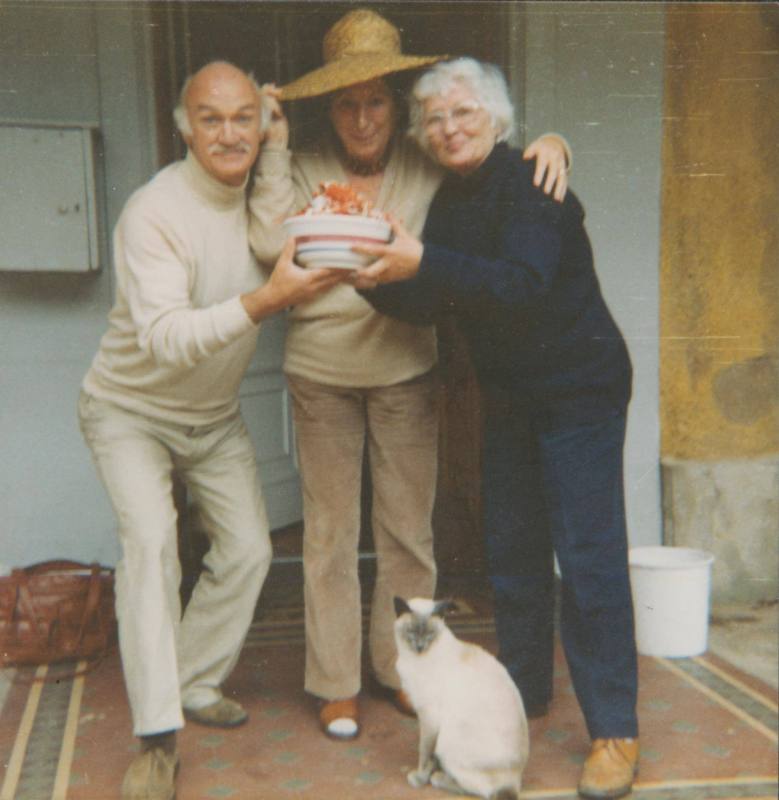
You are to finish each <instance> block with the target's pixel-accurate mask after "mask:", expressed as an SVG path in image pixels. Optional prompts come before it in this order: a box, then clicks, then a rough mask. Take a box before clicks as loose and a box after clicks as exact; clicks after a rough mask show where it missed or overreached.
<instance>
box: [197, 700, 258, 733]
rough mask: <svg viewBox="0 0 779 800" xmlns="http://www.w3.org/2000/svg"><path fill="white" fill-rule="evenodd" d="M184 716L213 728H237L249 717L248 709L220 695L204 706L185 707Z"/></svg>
mask: <svg viewBox="0 0 779 800" xmlns="http://www.w3.org/2000/svg"><path fill="white" fill-rule="evenodd" d="M184 716H185V717H186V718H187V719H188V720H190V721H191V722H197V723H198V724H199V725H208V726H209V727H212V728H236V727H237V726H238V725H243V723H244V722H246V720H247V719H249V715H248V714H247V713H246V709H245V708H244V707H243V706H242V705H241V704H240V703H236V702H235V700H229V699H228V698H227V697H220V698H219V700H217V701H216V702H215V703H211V705H208V706H203V708H185V709H184Z"/></svg>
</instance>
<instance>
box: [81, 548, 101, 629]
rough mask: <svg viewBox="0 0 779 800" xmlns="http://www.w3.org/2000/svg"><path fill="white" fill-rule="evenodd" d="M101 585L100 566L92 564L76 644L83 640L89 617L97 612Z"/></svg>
mask: <svg viewBox="0 0 779 800" xmlns="http://www.w3.org/2000/svg"><path fill="white" fill-rule="evenodd" d="M102 589H103V585H102V583H101V581H100V564H92V567H91V569H90V575H89V588H88V589H87V599H86V601H85V602H84V613H83V614H82V616H81V625H79V628H78V643H79V644H81V640H82V639H83V638H84V632H85V631H86V629H87V623H88V622H89V619H90V617H91V616H92V615H93V614H94V613H95V612H96V611H97V609H98V606H99V603H100V594H101V592H102Z"/></svg>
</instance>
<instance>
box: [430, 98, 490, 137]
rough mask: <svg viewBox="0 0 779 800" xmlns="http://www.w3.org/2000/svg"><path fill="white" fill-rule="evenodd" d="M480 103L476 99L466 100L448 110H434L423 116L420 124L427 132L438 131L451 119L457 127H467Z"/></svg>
mask: <svg viewBox="0 0 779 800" xmlns="http://www.w3.org/2000/svg"><path fill="white" fill-rule="evenodd" d="M481 109H482V105H481V103H479V102H477V101H476V100H466V101H465V102H464V103H460V104H459V105H457V106H455V107H454V108H452V109H449V110H448V111H434V112H433V113H432V114H429V115H428V116H426V117H424V119H423V120H422V124H423V125H424V127H425V130H426V131H427V132H428V133H440V132H441V131H442V130H444V128H445V127H446V123H447V122H448V121H449V120H451V121H452V122H453V123H454V125H455V127H457V128H469V127H471V126H472V125H473V124H474V122H476V118H477V117H478V115H479V111H481Z"/></svg>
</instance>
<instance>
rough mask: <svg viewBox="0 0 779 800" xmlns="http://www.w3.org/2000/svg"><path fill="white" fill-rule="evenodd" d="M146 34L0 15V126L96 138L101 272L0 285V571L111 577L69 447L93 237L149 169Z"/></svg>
mask: <svg viewBox="0 0 779 800" xmlns="http://www.w3.org/2000/svg"><path fill="white" fill-rule="evenodd" d="M145 22H146V19H145V15H144V12H143V9H142V8H141V7H139V5H135V6H134V7H124V6H120V5H118V4H117V5H115V6H111V5H109V6H105V5H103V6H102V7H101V8H100V9H99V10H98V8H97V7H96V6H95V5H94V4H68V5H66V4H56V5H55V4H48V3H46V4H43V3H36V2H5V3H3V4H2V7H0V98H2V105H1V106H0V117H1V118H2V120H3V121H12V122H13V121H16V122H18V121H26V122H35V121H37V122H46V123H54V122H71V123H73V122H76V123H83V124H95V125H97V126H98V127H99V129H100V132H101V146H102V154H101V157H100V164H101V165H102V168H101V169H100V171H99V173H98V183H99V192H100V193H101V195H102V198H103V203H102V213H101V222H102V224H103V236H102V239H101V256H102V259H101V260H102V263H103V264H104V268H103V270H102V271H100V272H98V273H95V274H87V275H83V274H76V275H61V274H58V275H55V274H24V273H7V272H0V455H1V456H2V457H0V508H1V509H2V528H1V529H0V564H2V565H4V567H9V566H18V565H24V564H28V563H31V562H34V561H38V560H41V559H44V558H76V559H79V560H91V559H97V560H99V561H101V562H104V563H109V564H112V563H114V562H115V560H116V557H117V556H118V548H117V544H116V537H115V534H114V520H113V514H112V512H111V509H110V507H109V505H108V502H107V500H106V498H105V496H104V492H103V489H102V487H101V485H100V484H99V482H98V480H97V477H96V475H95V471H94V468H93V466H92V463H91V461H90V456H89V452H88V450H87V449H86V447H85V445H84V444H83V442H82V440H81V435H80V433H79V430H78V425H77V422H76V401H77V396H78V389H79V384H80V382H81V378H82V377H83V375H84V373H85V372H86V370H87V367H88V366H89V363H90V361H91V359H92V356H93V355H94V352H95V351H96V349H97V344H98V341H99V339H100V336H101V335H102V333H103V331H104V329H105V324H106V323H105V319H106V314H107V313H108V310H109V308H110V305H111V301H112V296H113V287H112V281H111V270H110V268H108V267H107V264H108V261H107V259H108V242H107V237H106V236H105V231H109V230H110V229H111V227H113V225H114V223H115V221H116V218H117V216H118V213H119V211H120V209H121V207H122V205H123V204H124V201H125V200H126V198H127V197H128V195H129V194H130V192H131V191H132V190H133V189H134V188H135V187H136V186H138V185H139V184H141V183H143V182H144V181H145V180H147V179H148V177H149V176H150V175H151V174H152V173H153V172H154V169H155V166H154V163H155V160H154V159H155V156H154V142H153V140H152V135H153V125H152V124H151V122H150V121H151V119H152V115H151V111H152V109H151V106H150V97H149V95H148V86H149V85H150V83H149V81H148V79H147V72H146V69H147V68H146V64H147V63H148V59H147V57H146V55H145V53H146V50H147V41H146V35H147V30H148V29H147V27H146V25H145ZM0 180H2V176H0ZM29 235H30V236H31V237H32V236H35V231H34V230H31V231H30V232H29Z"/></svg>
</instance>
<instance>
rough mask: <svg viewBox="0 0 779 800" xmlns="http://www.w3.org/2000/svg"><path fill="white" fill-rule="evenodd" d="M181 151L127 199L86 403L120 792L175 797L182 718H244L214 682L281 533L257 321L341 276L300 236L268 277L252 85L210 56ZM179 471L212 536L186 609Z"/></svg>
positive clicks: (193, 89)
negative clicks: (301, 259) (264, 457)
mask: <svg viewBox="0 0 779 800" xmlns="http://www.w3.org/2000/svg"><path fill="white" fill-rule="evenodd" d="M174 116H175V118H176V122H177V124H178V126H179V129H180V130H181V132H182V134H183V136H184V139H185V141H186V143H187V147H188V152H187V156H186V158H185V159H184V160H182V161H179V162H177V163H175V164H172V165H170V166H168V167H166V168H165V169H163V170H162V171H161V172H159V173H158V174H157V175H156V176H155V177H154V178H153V179H152V180H151V181H150V182H149V183H148V184H146V185H145V186H143V187H142V188H140V189H139V190H138V191H136V192H135V193H134V194H133V196H132V197H131V198H130V199H129V201H128V202H127V205H126V206H125V208H124V210H123V212H122V214H121V216H120V218H119V222H118V224H117V226H116V231H115V235H114V258H115V266H116V281H117V289H116V302H115V305H114V307H113V309H112V311H111V313H110V315H109V328H108V332H107V333H106V334H105V335H104V337H103V339H102V341H101V344H100V348H99V350H98V353H97V355H96V356H95V359H94V361H93V363H92V366H91V368H90V370H89V372H88V373H87V375H86V377H85V378H84V382H83V387H82V393H81V397H80V400H79V419H80V423H81V429H82V432H83V434H84V437H85V439H86V442H87V444H88V445H89V447H90V448H91V450H92V454H93V457H94V460H95V463H96V466H97V470H98V472H99V474H100V478H101V480H102V481H103V483H104V485H105V487H106V490H107V492H108V494H109V496H110V499H111V502H112V504H113V507H114V510H115V512H116V515H117V518H118V522H119V537H120V540H121V546H122V557H121V560H120V562H119V564H118V565H117V569H116V592H117V616H118V618H119V642H120V651H121V656H122V664H123V669H124V675H125V681H126V685H127V693H128V696H129V701H130V707H131V710H132V717H133V726H134V733H135V735H136V736H139V737H140V752H139V754H138V755H137V756H136V757H135V759H134V760H133V761H132V763H131V764H130V767H129V769H128V771H127V773H126V775H125V778H124V782H123V785H122V797H123V798H125V800H139V799H140V798H144V800H152V798H153V799H154V800H157V799H159V800H167V799H168V798H172V797H173V796H174V793H175V775H176V770H177V766H178V756H177V752H176V738H175V737H176V733H175V732H176V730H177V729H179V728H181V727H182V726H183V724H184V717H186V718H187V719H190V720H193V721H195V722H199V723H203V724H206V725H216V726H219V727H232V726H235V725H239V724H241V723H242V722H244V721H245V720H246V717H247V715H246V712H245V711H244V709H243V708H242V707H241V706H240V705H239V704H238V703H236V702H235V701H233V700H230V699H228V698H226V697H224V696H223V695H222V693H221V691H220V686H221V684H222V683H223V681H224V680H225V679H226V678H227V676H228V675H229V673H230V671H231V670H232V668H233V666H234V665H235V663H236V660H237V658H238V654H239V651H240V648H241V645H242V642H243V640H244V637H245V635H246V632H247V630H248V627H249V625H250V623H251V619H252V614H253V611H254V607H255V604H256V602H257V598H258V596H259V592H260V589H261V587H262V583H263V581H264V578H265V575H266V574H267V571H268V566H269V563H270V557H271V547H270V540H269V535H268V523H267V519H266V515H265V508H264V502H263V498H262V494H261V490H260V487H259V484H258V480H257V474H256V464H255V457H254V448H253V445H252V443H251V441H250V439H249V436H248V434H247V431H246V427H245V426H244V422H243V420H242V418H241V414H240V410H239V404H238V388H239V385H240V382H241V379H242V377H243V375H244V372H245V370H246V368H247V366H248V364H249V361H250V359H251V357H252V354H253V352H254V349H255V343H256V336H257V331H258V327H259V324H260V322H261V320H263V319H264V318H266V317H268V316H269V315H271V314H273V313H275V312H277V311H280V310H281V309H284V308H286V307H287V306H290V305H297V304H300V303H305V302H307V301H308V300H310V299H312V298H314V297H315V296H316V295H318V294H319V293H321V292H323V291H326V290H327V289H329V288H330V287H332V286H333V285H334V284H335V283H336V282H337V281H338V280H340V279H341V275H342V273H339V272H338V271H328V270H302V269H300V268H299V267H297V266H296V265H295V264H294V263H293V262H292V245H291V243H290V244H289V245H288V246H287V247H286V248H285V250H284V252H283V253H282V255H281V257H280V258H279V260H278V262H277V263H276V265H275V268H274V270H273V272H272V274H271V276H270V278H269V279H268V280H267V281H265V280H264V278H263V275H262V273H261V272H260V269H259V267H258V264H257V262H256V261H255V259H254V257H253V256H252V254H251V252H250V249H249V244H248V237H247V211H246V198H245V188H246V183H247V177H248V174H249V171H250V169H251V167H252V164H253V163H254V161H255V159H256V157H257V153H258V151H259V148H260V143H261V139H262V122H261V116H262V104H261V100H260V94H259V92H258V88H257V86H256V84H255V83H254V82H253V81H252V80H251V79H250V78H249V77H248V76H247V75H246V74H245V73H243V72H242V71H240V70H239V69H237V68H236V67H234V66H232V65H230V64H227V63H224V62H214V63H211V64H208V65H207V66H205V67H203V68H202V69H201V70H200V71H199V72H197V73H196V74H195V75H194V76H193V77H192V78H191V79H190V80H188V81H187V83H186V84H185V86H184V89H183V90H182V97H181V102H180V104H179V107H178V108H177V109H176V111H175V114H174ZM173 471H176V473H177V474H178V475H179V476H180V477H181V479H182V480H183V481H184V482H185V484H186V486H187V488H188V491H189V494H190V496H191V498H192V500H193V502H194V503H195V504H196V505H197V506H198V508H199V512H200V516H201V518H202V520H203V522H204V524H205V527H206V529H207V533H208V535H209V539H210V543H211V547H210V550H209V551H208V553H207V555H206V556H205V559H204V569H203V573H202V575H201V577H200V579H199V580H198V582H197V585H196V586H195V588H194V591H193V593H192V598H191V600H190V602H189V604H188V605H187V608H186V612H185V614H184V616H183V618H181V608H180V604H179V594H178V590H179V582H180V575H181V569H180V564H179V561H178V556H177V552H176V541H177V540H176V511H175V508H174V503H173V497H172V480H171V474H172V472H173Z"/></svg>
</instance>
